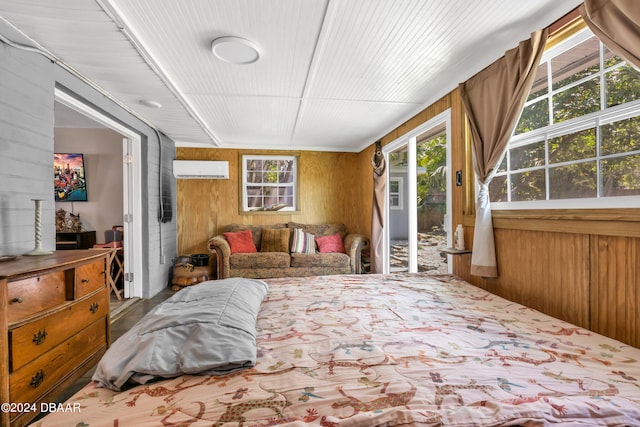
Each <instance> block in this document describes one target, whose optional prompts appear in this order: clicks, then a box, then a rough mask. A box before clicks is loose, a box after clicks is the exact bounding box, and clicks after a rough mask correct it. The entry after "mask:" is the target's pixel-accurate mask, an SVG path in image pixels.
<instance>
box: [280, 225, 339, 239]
mask: <svg viewBox="0 0 640 427" xmlns="http://www.w3.org/2000/svg"><path fill="white" fill-rule="evenodd" d="M288 227H289V228H300V229H302V231H304V232H305V233H311V234H313V235H314V236H316V237H318V236H330V235H332V234H336V233H337V234H339V235H340V237H342V238H343V239H344V236H346V235H347V227H345V225H344V224H300V223H298V222H289V224H288Z"/></svg>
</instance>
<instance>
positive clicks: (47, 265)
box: [0, 250, 110, 426]
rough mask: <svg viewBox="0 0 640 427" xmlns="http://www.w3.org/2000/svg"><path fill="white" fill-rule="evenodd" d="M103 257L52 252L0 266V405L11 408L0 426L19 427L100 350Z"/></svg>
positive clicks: (104, 340) (105, 341) (105, 321)
mask: <svg viewBox="0 0 640 427" xmlns="http://www.w3.org/2000/svg"><path fill="white" fill-rule="evenodd" d="M107 254H108V251H103V250H69V251H58V252H55V253H53V254H52V255H45V256H37V257H36V256H34V257H30V256H23V257H19V258H17V259H15V260H12V261H5V262H2V263H1V264H0V329H1V331H2V332H1V336H0V403H2V404H4V406H7V405H6V404H9V405H10V406H11V405H15V406H16V407H15V411H14V410H11V409H12V408H9V409H10V410H8V411H4V410H3V411H2V412H1V413H0V425H2V426H9V425H11V426H23V425H26V424H27V423H28V422H29V421H30V420H32V419H33V418H34V417H35V416H37V415H38V413H39V412H40V411H41V409H42V408H43V407H46V406H47V405H48V404H49V403H51V402H54V399H55V397H56V395H57V394H59V393H60V392H62V391H63V390H64V389H66V388H67V387H68V386H70V385H71V384H72V383H73V382H74V381H76V380H77V379H78V378H80V377H81V376H82V375H83V374H84V373H85V372H86V371H87V370H88V369H90V368H91V367H92V366H94V365H95V363H97V361H98V360H99V359H100V357H102V355H103V354H104V352H105V351H106V350H107V347H108V345H109V340H110V322H109V290H108V288H107V280H106V277H107V276H106V274H107ZM18 405H20V406H21V407H18ZM4 406H3V408H4ZM45 409H46V408H45Z"/></svg>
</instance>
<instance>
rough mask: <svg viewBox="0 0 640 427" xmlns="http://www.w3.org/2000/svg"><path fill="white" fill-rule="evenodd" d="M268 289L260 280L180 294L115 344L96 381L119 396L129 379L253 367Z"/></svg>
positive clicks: (203, 285) (210, 283)
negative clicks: (259, 317)
mask: <svg viewBox="0 0 640 427" xmlns="http://www.w3.org/2000/svg"><path fill="white" fill-rule="evenodd" d="M268 289H269V288H268V286H267V284H266V283H264V282H263V281H261V280H255V279H242V278H232V279H225V280H217V281H208V282H202V283H200V284H198V285H195V286H191V287H188V288H185V289H183V290H181V291H180V292H178V293H176V294H175V295H174V296H172V297H171V298H169V299H167V300H166V301H165V302H163V303H162V304H160V305H158V306H156V307H155V308H154V309H153V310H152V311H150V312H149V313H147V315H145V316H144V317H143V318H142V319H140V321H139V322H138V323H137V324H136V325H134V326H133V327H132V328H131V329H130V330H129V331H127V332H126V333H125V334H124V335H122V336H121V337H120V338H119V339H118V340H117V341H116V342H115V343H113V344H112V345H111V347H110V348H109V349H108V350H107V352H106V353H105V355H104V356H103V358H102V360H101V361H100V362H99V364H98V366H97V368H96V371H95V373H94V375H93V378H92V379H93V380H94V381H97V382H98V383H99V386H100V387H106V388H110V389H112V390H116V391H118V390H119V389H120V387H122V386H123V385H124V384H125V383H126V382H127V381H128V380H132V381H134V382H137V383H140V384H144V383H146V382H148V381H150V380H152V379H154V378H158V377H160V378H172V377H177V376H179V375H181V374H198V373H203V374H210V375H222V374H226V373H228V372H231V371H234V370H237V369H242V368H247V367H251V366H254V365H255V363H256V357H257V350H256V318H257V315H258V310H259V308H260V304H261V302H262V300H263V299H264V297H265V296H266V295H267V291H268Z"/></svg>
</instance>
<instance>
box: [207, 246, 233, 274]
mask: <svg viewBox="0 0 640 427" xmlns="http://www.w3.org/2000/svg"><path fill="white" fill-rule="evenodd" d="M207 248H208V249H209V252H211V253H215V254H216V260H217V261H216V264H217V270H218V271H217V278H218V279H227V278H228V277H229V269H230V267H229V257H231V247H230V246H229V242H227V239H225V238H224V236H215V237H212V238H210V239H209V241H208V242H207Z"/></svg>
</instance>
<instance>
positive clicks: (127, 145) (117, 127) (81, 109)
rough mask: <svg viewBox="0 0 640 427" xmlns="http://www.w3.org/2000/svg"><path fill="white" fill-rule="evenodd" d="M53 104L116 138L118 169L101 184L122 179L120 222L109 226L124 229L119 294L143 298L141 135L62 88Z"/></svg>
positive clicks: (108, 183)
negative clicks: (60, 106) (110, 132)
mask: <svg viewBox="0 0 640 427" xmlns="http://www.w3.org/2000/svg"><path fill="white" fill-rule="evenodd" d="M55 101H56V105H62V106H64V107H65V108H68V109H70V110H73V111H75V112H77V113H79V115H80V117H83V118H84V119H86V120H92V121H95V122H96V123H98V124H99V125H100V126H102V127H104V128H107V129H110V130H112V131H113V132H116V133H117V134H118V135H119V138H118V140H119V144H118V145H117V146H116V147H115V148H116V149H117V151H118V152H119V155H118V162H117V164H118V166H117V167H113V168H111V169H112V170H110V171H109V172H108V173H107V174H105V175H104V176H101V177H100V185H101V186H109V185H111V181H110V179H109V178H110V177H115V176H117V177H121V178H122V180H121V181H119V182H121V183H122V184H121V185H120V190H121V191H120V197H121V198H120V201H121V206H122V208H121V209H119V210H120V211H121V212H120V213H119V220H118V221H117V222H116V223H115V224H112V226H122V227H123V228H124V242H123V254H124V256H123V270H122V280H123V282H122V291H123V292H122V295H123V296H124V298H132V297H142V295H143V283H145V281H144V277H143V269H142V224H141V221H140V218H142V197H141V193H142V190H141V167H140V159H141V136H140V134H138V133H136V132H134V131H133V130H131V129H129V128H127V127H125V126H123V125H122V124H120V123H119V122H116V121H115V120H113V119H112V118H110V117H108V116H106V115H105V114H103V113H102V112H100V111H97V110H95V109H94V108H92V107H91V106H89V105H87V104H85V103H83V102H82V101H81V100H79V99H77V98H75V97H73V96H72V95H70V94H68V93H66V92H64V91H63V90H61V89H58V88H56V90H55ZM90 197H91V196H90V195H89V198H90ZM103 228H104V227H103ZM102 238H103V236H98V235H96V240H103V239H102Z"/></svg>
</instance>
